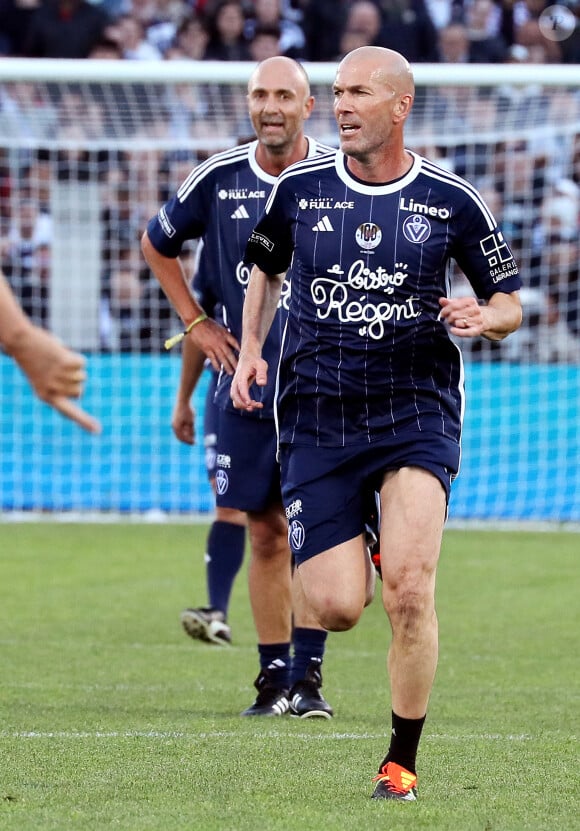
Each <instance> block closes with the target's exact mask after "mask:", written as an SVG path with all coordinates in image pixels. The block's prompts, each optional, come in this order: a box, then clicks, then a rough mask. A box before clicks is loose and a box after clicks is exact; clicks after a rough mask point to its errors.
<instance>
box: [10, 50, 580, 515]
mask: <svg viewBox="0 0 580 831" xmlns="http://www.w3.org/2000/svg"><path fill="white" fill-rule="evenodd" d="M253 69H254V64H246V63H235V62H231V63H228V62H223V63H214V62H203V61H200V62H197V61H181V60H175V61H153V62H149V61H106V60H105V61H102V60H83V61H75V60H67V61H65V60H29V59H25V60H24V59H23V60H21V59H16V58H9V59H4V60H2V61H0V265H1V267H2V269H3V270H4V271H5V273H6V275H7V277H8V279H9V280H10V282H11V284H12V285H13V287H14V289H15V291H16V292H17V294H19V296H20V298H21V300H22V302H23V304H24V305H25V307H26V309H27V311H28V312H29V313H30V314H31V315H32V316H33V317H34V318H35V319H36V320H38V321H39V322H40V323H42V324H44V325H47V326H49V327H50V328H51V329H53V330H54V331H55V332H56V333H57V334H58V335H59V336H61V337H62V339H63V340H65V341H66V342H67V343H69V344H70V345H71V346H74V347H75V348H77V349H80V350H83V351H84V352H85V353H86V354H87V362H88V371H89V383H88V387H87V392H86V396H85V403H86V406H87V407H88V408H89V409H92V410H93V411H94V412H95V414H96V415H99V416H100V417H101V418H102V420H103V423H104V432H103V435H102V436H101V437H100V438H95V437H87V436H85V435H84V434H82V433H81V432H80V431H79V430H77V429H75V428H74V427H72V426H71V425H68V424H67V423H66V422H64V421H63V420H62V419H60V418H59V417H58V416H56V415H55V414H53V413H52V412H51V411H49V410H48V409H47V408H46V407H45V406H44V405H42V404H40V403H39V402H37V401H35V400H34V399H33V397H32V395H31V393H30V391H29V389H28V387H27V385H26V383H25V382H24V380H23V379H22V377H21V376H20V374H19V373H18V371H17V370H16V369H15V367H14V366H13V364H12V362H11V361H10V360H9V359H8V358H7V357H6V356H2V355H0V396H1V414H0V459H1V463H2V475H1V476H0V512H4V513H14V512H20V511H74V512H80V513H83V512H92V513H94V512H100V513H102V514H106V513H108V512H114V513H119V512H121V513H130V514H143V513H153V515H157V513H158V512H162V513H163V514H164V515H165V514H167V515H170V516H177V515H180V514H188V513H190V512H198V511H202V512H204V511H211V510H212V507H213V500H212V495H211V492H210V489H209V486H208V484H207V481H206V475H205V469H204V463H203V447H202V444H203V443H202V441H201V430H202V423H203V422H202V415H203V407H204V401H203V395H204V385H203V384H202V385H201V387H200V389H199V390H198V392H197V393H196V398H195V402H194V403H195V407H196V410H197V427H198V439H199V441H198V444H196V446H195V447H194V448H193V450H192V449H191V448H189V447H185V446H182V445H180V444H179V443H178V442H177V440H176V439H175V438H173V436H172V433H171V428H170V418H171V409H172V404H173V398H174V394H175V389H176V384H177V378H178V375H179V364H180V360H179V354H178V353H177V354H166V353H165V352H164V350H163V340H164V338H165V337H166V336H167V334H168V333H173V331H174V330H175V327H176V326H178V325H179V324H178V322H177V321H176V320H175V317H174V315H173V313H172V311H171V309H170V308H169V305H168V304H167V301H166V300H165V298H164V297H163V295H162V293H161V292H160V290H159V287H158V285H157V283H156V281H155V280H154V278H153V277H152V275H151V274H150V272H149V271H148V269H147V267H146V264H145V263H144V262H143V260H142V257H141V255H140V249H139V238H140V235H141V233H142V231H143V228H144V227H145V223H146V221H147V219H148V218H149V217H150V216H151V215H152V214H153V213H154V212H155V211H156V210H157V208H158V207H159V205H160V204H161V203H162V202H163V201H164V200H165V199H166V198H168V197H169V196H170V195H171V194H172V192H173V191H174V190H175V189H176V188H177V187H178V185H179V184H180V183H181V181H182V180H183V178H185V176H186V175H187V173H188V172H189V170H190V169H191V167H192V166H193V165H195V164H196V163H197V162H199V161H200V160H202V159H204V158H206V157H207V156H208V155H209V154H211V153H213V152H216V151H218V150H221V149H224V148H226V147H230V146H232V145H234V144H236V143H237V142H239V141H242V140H245V139H247V138H249V137H250V136H251V134H252V133H251V125H250V122H249V119H248V117H247V112H246V97H245V95H246V85H247V80H248V78H249V76H250V74H251V72H252V70H253ZM305 69H306V71H307V73H308V75H309V78H310V81H311V85H312V90H313V94H314V95H315V99H316V104H315V108H314V112H313V114H312V116H311V119H310V121H309V123H308V125H307V132H308V133H310V134H311V135H313V136H316V138H318V139H320V140H322V141H324V142H327V143H329V144H335V145H336V144H337V135H336V129H335V124H334V118H333V111H332V89H331V87H332V82H333V79H334V74H335V71H336V64H325V63H324V64H322V63H321V64H315V63H310V64H308V63H307V64H305ZM413 69H414V74H415V83H416V87H417V94H416V100H415V104H414V107H413V111H412V114H411V117H410V119H409V121H408V124H407V132H406V136H407V142H408V146H409V147H410V148H411V149H414V150H417V151H418V152H421V153H424V154H425V155H428V156H429V157H431V158H433V160H434V161H437V162H439V163H440V164H442V165H443V166H445V167H447V168H448V169H450V170H453V171H455V172H457V173H458V174H459V175H462V176H465V177H466V178H467V179H469V180H470V181H471V182H473V184H475V185H476V186H477V187H478V188H479V189H480V190H481V192H482V193H483V195H484V197H485V199H486V200H487V201H488V204H489V205H490V207H491V209H492V211H493V212H494V214H495V215H496V217H497V218H498V221H499V222H500V224H501V226H502V228H503V230H504V233H505V235H506V237H507V238H508V239H509V241H510V243H512V246H513V248H514V251H515V253H516V257H517V259H518V261H519V263H520V266H521V271H522V276H523V281H524V289H523V291H522V299H523V301H524V308H525V315H526V318H525V324H524V326H523V327H522V329H521V330H520V331H519V332H518V333H516V334H515V335H514V336H512V337H511V338H509V339H508V340H507V341H506V342H505V343H504V344H501V345H499V346H498V345H494V344H489V343H487V342H481V343H479V342H478V343H475V344H470V345H469V346H464V347H463V348H464V358H465V366H466V373H465V374H466V391H467V410H466V420H465V431H464V443H463V459H464V461H463V463H462V469H461V473H460V476H459V477H458V480H457V482H456V483H455V485H454V491H453V495H452V500H451V504H450V518H451V519H457V520H485V521H488V520H493V521H496V522H497V521H502V520H505V521H511V520H514V521H521V520H534V521H551V522H558V523H576V522H580V426H579V425H580V413H579V408H580V374H579V373H580V307H579V304H580V300H579V284H580V279H579V263H580V249H579V246H578V236H579V234H578V231H579V215H580V66H576V65H574V66H572V65H555V64H554V65H552V64H550V65H548V64H513V65H512V64H502V65H481V64H470V65H447V64H416V65H415V66H414V67H413ZM193 254H194V250H193V248H192V250H191V251H188V252H186V253H185V259H186V261H187V262H189V263H191V262H192V260H193ZM191 267H192V266H191ZM453 290H454V291H457V292H461V291H468V290H469V289H468V287H467V285H466V283H465V281H464V279H463V278H462V275H461V274H460V273H459V272H457V274H456V275H455V278H454V289H453ZM462 346H463V345H462Z"/></svg>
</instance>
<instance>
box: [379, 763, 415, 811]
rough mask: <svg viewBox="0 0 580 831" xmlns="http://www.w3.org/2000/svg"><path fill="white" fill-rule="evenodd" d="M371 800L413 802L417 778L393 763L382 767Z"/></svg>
mask: <svg viewBox="0 0 580 831" xmlns="http://www.w3.org/2000/svg"><path fill="white" fill-rule="evenodd" d="M373 782H376V783H377V784H376V786H375V789H374V791H373V793H372V795H371V799H398V800H399V801H400V802H415V800H416V799H417V776H416V775H415V774H414V773H411V772H410V771H409V770H406V768H403V767H401V765H397V764H396V763H395V762H387V764H386V765H383V767H382V768H381V770H380V771H379V773H378V774H377V776H375V777H374V778H373Z"/></svg>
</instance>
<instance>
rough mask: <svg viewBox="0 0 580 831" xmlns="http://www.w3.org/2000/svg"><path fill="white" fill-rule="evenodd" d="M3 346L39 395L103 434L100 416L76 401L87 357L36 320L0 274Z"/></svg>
mask: <svg viewBox="0 0 580 831" xmlns="http://www.w3.org/2000/svg"><path fill="white" fill-rule="evenodd" d="M0 345H2V347H3V348H4V349H5V350H6V352H7V353H8V355H10V357H12V358H13V359H14V361H15V362H16V363H17V364H18V366H19V367H20V369H21V370H22V372H23V373H24V374H25V375H26V377H27V379H28V381H29V382H30V385H31V387H32V389H33V390H34V392H35V394H36V395H37V396H38V398H40V400H41V401H44V402H45V404H49V405H50V406H51V407H53V408H54V409H55V410H58V412H59V413H60V414H61V415H63V416H65V418H69V419H71V420H72V421H75V422H76V423H77V424H78V425H80V426H81V427H82V428H83V430H86V431H87V432H89V433H100V432H101V425H100V423H99V422H98V421H97V419H95V418H93V417H92V416H91V415H89V414H88V413H86V412H85V411H84V410H83V409H81V407H79V406H78V405H77V404H75V403H74V401H72V400H71V399H72V398H80V396H81V394H82V391H83V384H84V381H85V379H86V371H85V359H84V357H83V356H82V355H80V354H78V352H73V351H71V350H70V349H68V348H67V347H66V346H64V345H63V344H62V343H61V342H60V341H59V340H58V339H57V338H55V336H54V335H53V334H52V333H51V332H48V331H47V330H46V329H42V328H41V327H40V326H37V325H36V324H35V323H33V322H32V321H31V320H30V318H29V317H28V315H27V314H26V313H25V312H24V310H23V309H22V307H21V306H20V304H19V302H18V300H17V299H16V297H15V296H14V293H13V291H12V289H11V288H10V286H9V284H8V282H7V281H6V278H5V277H4V275H3V274H1V273H0Z"/></svg>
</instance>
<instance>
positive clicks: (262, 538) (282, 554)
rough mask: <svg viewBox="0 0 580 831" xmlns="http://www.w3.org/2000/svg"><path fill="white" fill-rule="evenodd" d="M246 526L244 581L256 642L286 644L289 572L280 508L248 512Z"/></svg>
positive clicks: (289, 618) (289, 616)
mask: <svg viewBox="0 0 580 831" xmlns="http://www.w3.org/2000/svg"><path fill="white" fill-rule="evenodd" d="M248 525H249V533H250V548H251V555H250V564H249V569H248V581H249V591H250V603H251V606H252V614H253V616H254V623H255V626H256V633H257V635H258V643H261V644H274V643H288V642H289V641H290V638H291V632H292V605H291V604H292V589H291V582H292V573H291V567H290V549H289V547H288V526H287V523H286V517H285V516H284V512H283V510H282V506H281V505H275V506H272V507H270V508H269V509H268V510H266V511H264V512H263V513H259V514H258V513H249V514H248Z"/></svg>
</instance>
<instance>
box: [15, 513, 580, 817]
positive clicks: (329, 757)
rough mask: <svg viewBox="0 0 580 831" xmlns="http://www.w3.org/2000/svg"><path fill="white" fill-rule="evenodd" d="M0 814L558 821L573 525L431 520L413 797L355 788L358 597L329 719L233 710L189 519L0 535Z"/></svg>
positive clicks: (370, 708) (373, 711)
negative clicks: (430, 652) (437, 557)
mask: <svg viewBox="0 0 580 831" xmlns="http://www.w3.org/2000/svg"><path fill="white" fill-rule="evenodd" d="M0 533H1V540H2V542H1V548H2V555H1V557H0V645H1V646H0V654H1V659H0V717H1V720H0V828H2V829H6V831H12V829H18V831H33V829H34V831H39V829H41V831H66V829H79V830H81V829H82V831H85V829H87V831H88V829H91V831H108V829H122V831H149V829H151V830H152V831H153V829H154V830H155V831H181V830H182V829H183V831H185V829H187V830H188V831H192V829H197V828H199V829H203V831H246V830H247V831H256V830H257V831H307V829H324V831H351V829H352V831H354V830H355V829H357V831H359V829H364V831H372V829H392V830H393V831H406V829H409V830H410V829H413V831H415V830H416V829H430V831H447V829H449V831H451V829H452V830H453V831H496V830H497V831H527V830H528V829H533V830H534V831H540V829H545V831H553V829H562V831H572V830H573V829H580V801H579V777H578V771H579V766H578V734H579V701H578V632H579V603H578V581H577V575H578V554H579V551H580V540H579V538H578V536H575V535H573V534H566V533H561V534H558V533H531V532H522V533H520V532H513V533H512V532H510V533H508V532H486V531H481V532H479V531H456V530H448V531H447V532H446V535H445V538H444V545H443V555H442V561H441V566H440V571H439V583H438V610H439V618H440V630H441V655H440V663H439V670H438V674H437V679H436V684H435V689H434V692H433V696H432V699H431V706H430V710H429V716H428V720H427V723H426V726H425V731H424V735H423V740H422V743H421V747H420V755H419V801H418V802H417V803H415V804H392V803H390V802H389V803H387V802H374V801H371V800H370V799H369V796H370V793H371V791H372V783H371V781H370V780H371V777H372V776H373V775H374V774H375V772H376V768H377V765H378V764H379V762H380V761H381V759H382V757H383V755H384V753H385V751H386V748H387V746H388V741H389V726H390V725H389V712H390V706H389V700H388V694H387V688H386V669H385V651H386V645H387V642H388V627H387V624H386V618H385V617H384V613H383V611H382V608H381V605H380V598H379V597H378V596H377V597H376V598H375V601H374V603H373V604H372V605H371V606H370V607H369V608H368V609H367V610H366V611H365V614H364V615H363V618H362V620H361V622H360V623H359V625H358V626H357V627H356V628H355V629H354V630H352V631H351V632H348V633H337V634H331V635H330V636H329V639H328V648H327V657H326V660H325V665H324V675H325V687H324V689H325V694H326V696H327V698H328V699H329V701H330V702H331V704H332V705H333V707H334V708H335V712H336V715H335V718H334V719H333V720H332V721H328V722H327V721H324V722H321V721H318V720H309V721H299V720H295V719H290V718H289V717H284V718H281V719H263V720H260V719H257V720H256V719H241V718H240V717H239V712H240V711H241V710H242V709H243V708H244V707H245V706H247V705H248V704H249V703H250V701H251V700H252V699H253V697H254V689H253V687H252V682H253V680H254V678H255V676H256V674H257V671H258V659H257V650H256V646H255V637H254V632H253V625H252V621H251V615H250V611H249V605H248V599H247V590H246V580H245V574H240V576H239V578H238V582H237V584H236V588H235V592H234V598H233V603H232V609H231V614H230V623H231V625H232V629H233V634H234V646H233V647H231V648H230V649H226V648H221V647H213V646H208V645H204V644H200V643H196V642H193V641H192V640H190V639H189V638H187V637H186V636H185V635H184V634H183V632H182V631H181V628H180V625H179V612H180V611H181V609H182V608H183V607H185V606H187V605H192V604H193V605H199V604H201V603H203V602H204V601H205V578H204V567H203V550H204V543H205V534H206V528H205V527H204V526H196V525H193V526H187V525H147V524H127V525H90V524H87V525H72V524H71V525H69V524H40V525H28V524H22V525H16V524H11V523H4V524H2V527H1V529H0Z"/></svg>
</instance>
